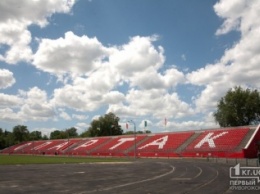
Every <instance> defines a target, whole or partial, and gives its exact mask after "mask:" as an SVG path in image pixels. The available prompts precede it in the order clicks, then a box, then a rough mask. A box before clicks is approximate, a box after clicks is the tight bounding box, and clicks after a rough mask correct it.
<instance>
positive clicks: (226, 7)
mask: <svg viewBox="0 0 260 194" xmlns="http://www.w3.org/2000/svg"><path fill="white" fill-rule="evenodd" d="M214 9H215V11H216V13H217V14H218V16H219V17H221V18H223V19H224V23H223V25H222V26H221V27H220V28H219V29H218V30H217V32H216V34H217V35H221V34H226V33H228V32H230V31H231V30H238V31H239V32H240V33H241V38H240V40H239V41H237V42H236V43H235V44H234V45H233V47H231V48H229V49H227V50H226V51H225V53H224V55H223V56H222V57H221V59H220V60H219V61H218V62H217V63H215V64H210V65H207V66H205V67H204V68H200V69H198V70H196V71H194V72H191V73H188V74H187V75H186V76H187V80H188V81H189V82H190V83H191V84H194V85H199V86H204V87H205V89H204V90H203V91H202V92H201V94H200V95H198V96H197V99H196V100H195V101H194V102H195V104H196V107H197V108H196V109H197V111H204V112H206V111H209V110H212V109H213V108H214V107H216V105H217V101H218V100H219V99H220V98H221V97H223V96H224V95H225V94H226V92H227V90H228V89H230V88H232V87H234V86H237V85H240V86H245V87H253V88H256V89H259V88H260V76H259V75H260V69H259V64H260V21H259V13H260V1H257V0H252V1H245V0H234V1H224V0H221V1H220V2H219V3H217V4H216V5H215V6H214Z"/></svg>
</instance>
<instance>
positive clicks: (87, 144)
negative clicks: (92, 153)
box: [74, 139, 98, 150]
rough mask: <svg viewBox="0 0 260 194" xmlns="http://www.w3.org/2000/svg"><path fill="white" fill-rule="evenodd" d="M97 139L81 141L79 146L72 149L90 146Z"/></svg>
mask: <svg viewBox="0 0 260 194" xmlns="http://www.w3.org/2000/svg"><path fill="white" fill-rule="evenodd" d="M97 141H98V140H97V139H92V140H90V141H87V142H86V143H83V144H81V145H80V146H78V147H76V148H74V150H76V149H79V148H85V147H88V146H91V145H92V144H94V143H96V142H97Z"/></svg>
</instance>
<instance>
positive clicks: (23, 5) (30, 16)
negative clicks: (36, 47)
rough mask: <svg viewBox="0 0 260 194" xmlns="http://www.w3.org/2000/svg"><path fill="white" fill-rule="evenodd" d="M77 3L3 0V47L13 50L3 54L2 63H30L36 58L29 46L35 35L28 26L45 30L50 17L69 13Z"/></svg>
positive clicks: (0, 9) (0, 13) (0, 4)
mask: <svg viewBox="0 0 260 194" xmlns="http://www.w3.org/2000/svg"><path fill="white" fill-rule="evenodd" d="M74 3H75V1H74V0H71V1H63V0H57V1H52V0H46V1H30V0H23V1H15V0H10V1H1V2H0V37H1V39H0V45H1V44H4V45H7V46H8V47H9V49H7V50H6V51H5V52H4V53H0V60H2V61H5V62H6V63H9V64H16V63H17V62H19V61H26V62H29V61H30V60H31V59H32V50H31V48H30V46H29V44H30V42H31V33H30V31H29V30H28V26H30V25H32V24H36V25H39V26H40V27H44V26H46V25H47V24H48V20H47V19H48V17H50V16H51V15H52V14H54V13H68V12H69V11H70V9H71V8H72V6H73V4H74ZM14 5H15V6H14Z"/></svg>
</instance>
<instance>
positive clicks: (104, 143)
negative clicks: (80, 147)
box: [88, 137, 116, 154]
mask: <svg viewBox="0 0 260 194" xmlns="http://www.w3.org/2000/svg"><path fill="white" fill-rule="evenodd" d="M114 138H116V137H111V138H110V139H108V140H106V141H105V142H102V143H101V144H99V145H97V146H96V147H94V148H92V149H91V150H89V151H88V154H91V153H93V152H95V151H96V150H98V149H99V148H101V147H103V146H105V145H106V144H109V142H111V141H113V140H114Z"/></svg>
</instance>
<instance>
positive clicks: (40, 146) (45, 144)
mask: <svg viewBox="0 0 260 194" xmlns="http://www.w3.org/2000/svg"><path fill="white" fill-rule="evenodd" d="M51 143H52V142H51V141H47V142H45V143H43V144H41V145H38V146H36V147H34V149H31V150H38V149H41V148H43V147H45V146H47V145H49V144H51Z"/></svg>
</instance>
